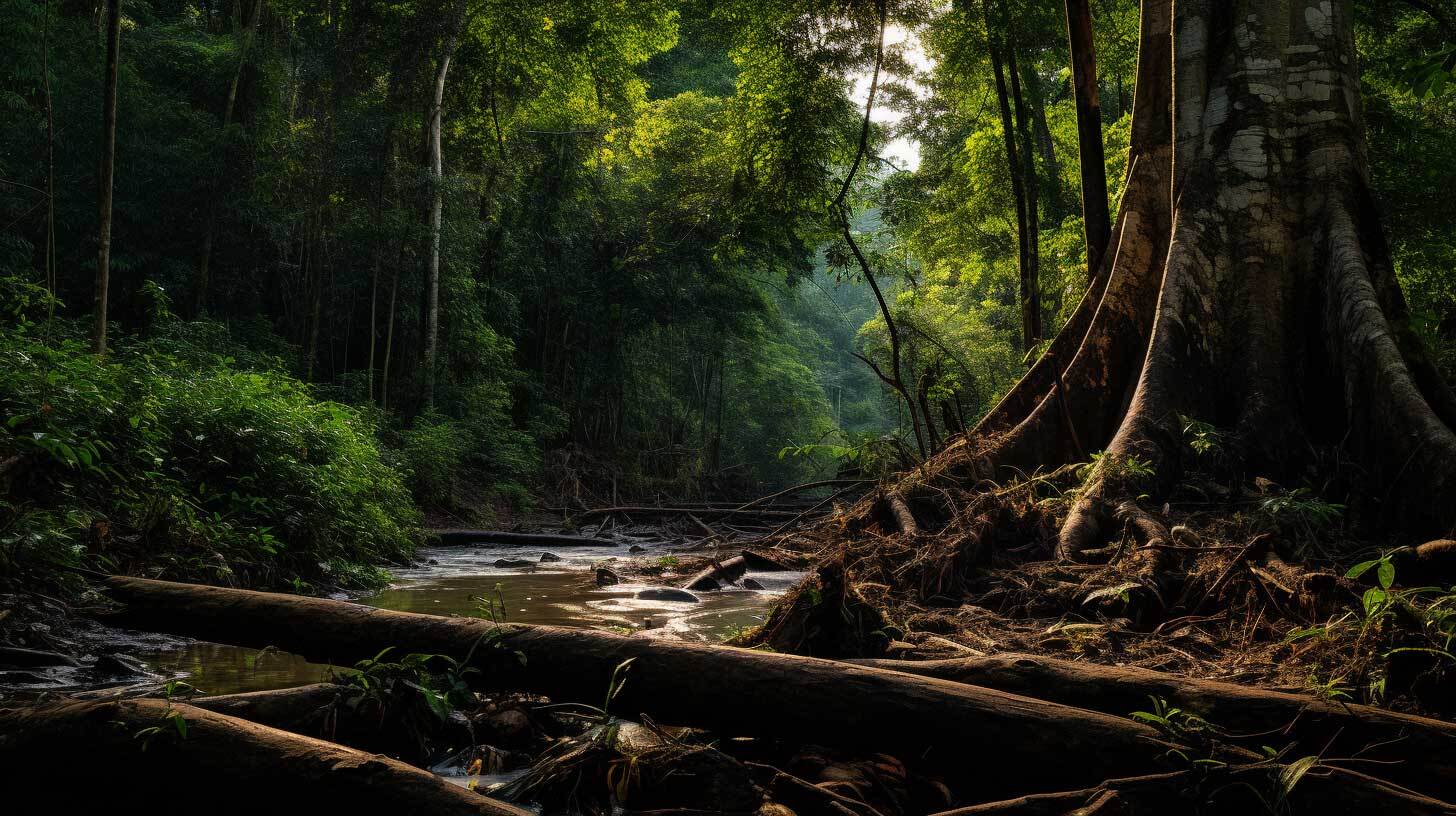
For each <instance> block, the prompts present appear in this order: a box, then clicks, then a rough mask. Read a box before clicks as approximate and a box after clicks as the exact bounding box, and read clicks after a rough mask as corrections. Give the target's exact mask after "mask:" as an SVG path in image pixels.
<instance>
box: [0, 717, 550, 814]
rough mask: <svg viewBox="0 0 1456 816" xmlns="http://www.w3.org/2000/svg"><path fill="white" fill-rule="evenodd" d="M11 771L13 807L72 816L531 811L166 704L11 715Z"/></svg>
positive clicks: (382, 761) (6, 749)
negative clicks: (173, 810) (175, 810)
mask: <svg viewBox="0 0 1456 816" xmlns="http://www.w3.org/2000/svg"><path fill="white" fill-rule="evenodd" d="M177 719H180V721H181V723H180V724H178V722H177ZM152 729H156V730H152ZM0 767H3V768H4V769H5V778H6V779H7V780H8V782H7V784H6V796H7V798H8V799H9V800H10V801H11V802H13V803H17V804H18V803H19V802H23V801H30V802H33V803H37V805H36V807H37V808H39V807H40V805H39V803H47V808H48V809H53V810H57V811H59V812H66V813H85V812H95V813H117V812H122V813H130V812H141V811H142V810H143V809H166V808H168V807H177V806H180V805H184V804H185V805H186V806H188V807H189V808H190V809H197V810H203V811H206V812H208V813H227V814H248V815H249V816H255V814H257V813H260V812H261V813H266V812H279V811H283V812H297V813H303V812H315V813H323V812H328V813H336V812H345V813H348V812H357V813H388V814H401V815H402V814H420V816H425V814H431V816H442V815H444V814H461V816H464V814H473V815H474V816H480V814H491V816H527V814H528V813H529V811H526V810H523V809H521V808H518V807H515V806H514V805H508V804H505V803H503V802H498V801H496V800H494V799H490V798H487V797H485V796H481V795H480V794H477V793H474V792H471V791H467V790H465V789H463V788H460V787H458V786H455V785H451V784H450V783H448V782H445V781H444V780H441V779H439V778H438V777H436V776H434V775H433V774H430V773H429V772H427V771H423V770H420V769H419V768H415V767H413V766H410V765H406V764H405V763H403V762H398V761H396V760H392V759H388V758H386V757H382V756H377V755H373V754H367V753H364V752H362V751H356V750H354V749H352V748H345V747H343V746H340V745H334V744H333V743H330V742H324V741H323V740H319V739H313V738H311V737H305V736H300V735H298V734H290V733H288V732H286V731H280V730H277V729H274V728H269V727H267V726H263V725H258V724H256V723H251V722H247V721H246V720H240V719H236V718H233V717H228V716H225V715H223V714H218V713H216V712H212V711H206V710H203V709H201V708H196V707H194V706H190V705H186V704H182V703H175V702H173V703H168V702H167V701H164V700H113V701H101V702H79V703H77V702H73V703H63V704H59V705H50V706H43V707H27V708H20V709H11V710H6V711H0Z"/></svg>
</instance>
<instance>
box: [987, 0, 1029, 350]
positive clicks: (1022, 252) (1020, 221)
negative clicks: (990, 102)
mask: <svg viewBox="0 0 1456 816" xmlns="http://www.w3.org/2000/svg"><path fill="white" fill-rule="evenodd" d="M990 6H991V4H990V3H989V2H987V3H985V4H984V5H983V6H982V12H983V15H984V18H985V22H986V39H987V47H988V49H989V51H990V54H991V71H992V73H993V74H994V75H995V77H996V102H997V105H998V107H999V108H1000V112H1001V138H1002V141H1003V142H1005V147H1006V168H1007V172H1008V173H1009V175H1010V177H1011V198H1012V201H1013V202H1014V204H1015V207H1016V269H1017V274H1018V276H1019V280H1020V294H1019V296H1018V303H1019V305H1020V308H1021V344H1022V348H1024V349H1026V350H1028V351H1029V350H1031V348H1033V347H1034V346H1035V345H1036V341H1037V334H1038V333H1039V332H1037V330H1036V327H1035V325H1034V324H1033V322H1032V319H1031V318H1032V311H1031V309H1030V308H1029V307H1030V300H1031V291H1030V289H1029V287H1028V286H1027V281H1028V277H1027V276H1028V273H1029V272H1030V268H1031V256H1030V252H1029V244H1028V238H1029V229H1028V227H1027V218H1028V215H1027V206H1026V189H1025V177H1024V176H1023V174H1022V164H1021V159H1020V158H1019V154H1020V150H1019V149H1018V148H1017V144H1016V143H1017V136H1016V126H1015V124H1014V123H1013V122H1012V118H1011V96H1010V94H1009V92H1008V91H1007V85H1006V67H1005V65H1004V57H1003V55H1002V54H1003V49H1004V48H1005V42H1006V40H1005V38H1004V37H1001V36H999V35H998V29H997V27H996V26H995V25H994V24H993V23H992V22H991V11H990Z"/></svg>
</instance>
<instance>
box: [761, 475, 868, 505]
mask: <svg viewBox="0 0 1456 816" xmlns="http://www.w3.org/2000/svg"><path fill="white" fill-rule="evenodd" d="M874 483H875V480H874V479H823V480H821V481H817V482H805V483H804V484H799V485H794V486H793V487H788V488H785V489H783V490H780V491H779V492H777V493H770V494H769V495H767V496H760V497H758V498H756V499H754V500H753V501H751V502H749V503H747V504H741V505H739V506H738V509H739V510H748V509H751V508H754V507H757V506H759V505H761V504H771V503H772V504H783V502H775V501H774V500H775V499H780V498H783V497H784V496H788V495H792V494H794V493H799V492H802V491H804V490H813V489H815V488H818V487H858V486H860V485H869V484H874Z"/></svg>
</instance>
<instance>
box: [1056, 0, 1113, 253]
mask: <svg viewBox="0 0 1456 816" xmlns="http://www.w3.org/2000/svg"><path fill="white" fill-rule="evenodd" d="M1067 42H1068V44H1069V46H1070V49H1071V54H1072V90H1073V94H1074V96H1075V98H1076V102H1077V153H1078V157H1079V162H1080V167H1081V170H1082V233H1083V235H1084V236H1085V239H1086V242H1087V277H1088V278H1089V279H1090V278H1091V277H1092V276H1093V275H1095V274H1096V273H1097V268H1098V265H1099V264H1100V263H1101V262H1102V254H1103V252H1105V251H1106V249H1107V238H1108V234H1109V233H1110V232H1111V231H1112V221H1111V218H1110V216H1109V215H1108V212H1107V159H1106V158H1105V157H1104V156H1103V154H1102V103H1101V101H1100V100H1099V99H1098V93H1097V50H1096V47H1095V46H1094V45H1093V41H1092V12H1091V10H1090V9H1089V8H1087V0H1067Z"/></svg>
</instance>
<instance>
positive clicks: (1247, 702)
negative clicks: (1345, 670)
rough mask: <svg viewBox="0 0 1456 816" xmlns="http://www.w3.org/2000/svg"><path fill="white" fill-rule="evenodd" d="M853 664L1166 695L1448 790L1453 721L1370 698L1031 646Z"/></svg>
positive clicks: (1078, 700) (1094, 699) (1311, 750)
mask: <svg viewBox="0 0 1456 816" xmlns="http://www.w3.org/2000/svg"><path fill="white" fill-rule="evenodd" d="M851 662H853V663H855V664H857V665H862V666H871V667H874V668H878V669H886V670H890V671H902V672H908V673H910V674H919V675H924V676H926V677H939V678H940V679H942V680H951V681H954V682H957V683H968V684H971V685H975V686H982V687H985V688H993V689H997V690H999V691H1005V692H1010V693H1012V694H1022V695H1025V696H1027V697H1035V698H1037V699H1039V700H1050V701H1052V702H1056V703H1061V704H1063V705H1069V706H1075V707H1077V708H1085V709H1088V710H1090V711H1102V712H1105V713H1108V714H1121V715H1127V714H1130V713H1131V712H1133V711H1144V710H1148V707H1149V706H1150V705H1151V703H1150V702H1149V700H1150V698H1159V699H1162V700H1165V701H1167V703H1168V705H1170V706H1176V707H1178V708H1182V709H1183V710H1184V711H1188V712H1191V713H1194V714H1197V715H1198V716H1200V717H1203V718H1204V719H1205V720H1208V721H1209V722H1210V723H1213V724H1214V725H1215V726H1218V727H1219V728H1221V729H1223V730H1224V731H1227V732H1230V733H1233V734H1259V735H1260V736H1259V737H1258V739H1262V740H1264V741H1265V742H1267V741H1268V740H1270V739H1274V737H1273V736H1272V735H1271V734H1270V732H1271V729H1272V730H1273V731H1274V732H1277V735H1278V740H1279V743H1278V745H1279V747H1281V748H1282V747H1284V746H1285V745H1287V744H1289V743H1290V742H1291V741H1293V742H1294V743H1295V744H1296V745H1297V746H1298V747H1297V748H1296V749H1295V751H1296V753H1295V754H1294V756H1305V755H1309V754H1322V755H1324V756H1326V757H1329V758H1337V757H1350V756H1359V757H1361V758H1362V759H1364V760H1369V761H1372V762H1375V763H1380V764H1379V765H1378V766H1376V765H1372V766H1371V767H1378V768H1379V770H1378V771H1375V773H1378V774H1379V775H1380V776H1382V777H1385V778H1388V779H1390V780H1391V781H1393V782H1397V783H1399V784H1401V785H1404V786H1406V787H1408V788H1412V789H1414V790H1420V791H1425V792H1427V793H1431V794H1436V795H1442V794H1443V792H1449V791H1451V790H1456V725H1453V724H1451V723H1448V722H1442V721H1441V720H1433V719H1430V718H1427V717H1416V716H1413V715H1410V714H1400V713H1397V712H1394V711H1387V710H1385V709H1382V708H1375V707H1373V706H1364V705H1355V704H1353V703H1341V702H1335V701H1330V700H1322V699H1318V698H1315V697H1312V696H1309V695H1301V694H1286V693H1283V692H1278V691H1270V690H1268V689H1260V688H1252V687H1249V686H1242V685H1238V684H1235V683H1225V682H1219V681H1216V680H1199V679H1196V678H1192V677H1180V676H1178V675H1173V674H1165V673H1163V672H1156V671H1151V670H1149V669H1140V668H1136V667H1131V666H1102V665H1098V664H1095V663H1076V662H1072V661H1069V660H1057V659H1055V658H1049V657H1040V656H1035V655H1016V654H1002V655H993V656H991V657H971V658H956V659H950V660H925V661H910V660H876V659H870V660H854V661H851Z"/></svg>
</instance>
